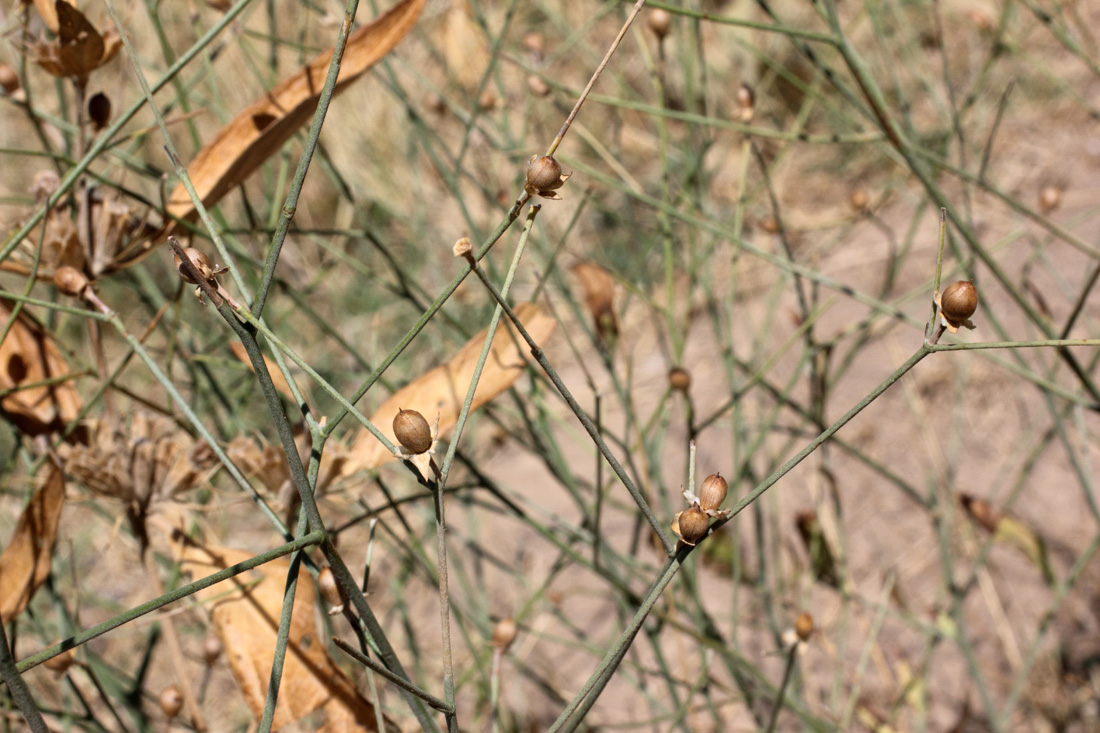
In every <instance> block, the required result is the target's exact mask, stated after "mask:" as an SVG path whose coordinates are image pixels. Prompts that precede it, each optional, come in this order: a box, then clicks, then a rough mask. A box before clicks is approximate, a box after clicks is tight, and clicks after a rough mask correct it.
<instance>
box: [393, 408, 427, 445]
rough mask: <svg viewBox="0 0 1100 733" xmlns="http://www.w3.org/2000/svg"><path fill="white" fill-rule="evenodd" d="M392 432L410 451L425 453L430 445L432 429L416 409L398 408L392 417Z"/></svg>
mask: <svg viewBox="0 0 1100 733" xmlns="http://www.w3.org/2000/svg"><path fill="white" fill-rule="evenodd" d="M393 434H394V435H395V436H397V440H398V442H399V443H401V445H403V446H405V449H406V450H408V451H409V452H410V453H415V454H420V453H426V452H427V451H428V450H429V449H431V447H432V429H431V427H429V425H428V421H427V420H425V419H424V416H423V415H421V414H420V413H419V412H417V411H416V410H404V409H402V410H399V411H398V413H397V415H396V417H394V418H393Z"/></svg>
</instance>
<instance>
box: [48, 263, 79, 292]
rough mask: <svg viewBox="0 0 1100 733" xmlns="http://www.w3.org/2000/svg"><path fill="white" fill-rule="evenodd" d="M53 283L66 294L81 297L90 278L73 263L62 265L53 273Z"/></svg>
mask: <svg viewBox="0 0 1100 733" xmlns="http://www.w3.org/2000/svg"><path fill="white" fill-rule="evenodd" d="M53 284H54V285H56V286H57V289H58V290H60V291H61V292H63V293H64V294H65V295H71V296H73V297H74V298H79V297H80V296H81V295H83V294H84V288H86V287H88V278H87V277H86V276H85V275H84V273H83V272H81V271H80V270H78V269H76V268H75V267H72V266H71V265H62V266H61V267H59V268H57V271H56V272H54V274H53Z"/></svg>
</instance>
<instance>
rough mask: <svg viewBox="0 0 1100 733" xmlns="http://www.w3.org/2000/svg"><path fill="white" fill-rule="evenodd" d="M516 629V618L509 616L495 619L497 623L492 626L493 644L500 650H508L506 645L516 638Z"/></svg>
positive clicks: (509, 644)
mask: <svg viewBox="0 0 1100 733" xmlns="http://www.w3.org/2000/svg"><path fill="white" fill-rule="evenodd" d="M517 630H518V627H517V626H516V620H515V619H514V618H512V617H511V616H509V617H507V618H502V619H501V620H500V621H497V625H496V626H494V627H493V646H495V647H496V648H497V649H499V650H500V651H501V652H506V651H508V647H510V646H512V642H513V641H515V640H516V631H517Z"/></svg>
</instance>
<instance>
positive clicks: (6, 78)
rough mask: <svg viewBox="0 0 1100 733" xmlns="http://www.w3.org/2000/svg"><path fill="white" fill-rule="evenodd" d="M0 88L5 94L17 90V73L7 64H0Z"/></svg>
mask: <svg viewBox="0 0 1100 733" xmlns="http://www.w3.org/2000/svg"><path fill="white" fill-rule="evenodd" d="M0 89H3V90H4V91H5V92H6V93H7V94H14V93H15V92H17V91H19V74H16V73H15V69H13V68H11V67H10V66H8V65H7V64H0Z"/></svg>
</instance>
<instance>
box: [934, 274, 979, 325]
mask: <svg viewBox="0 0 1100 733" xmlns="http://www.w3.org/2000/svg"><path fill="white" fill-rule="evenodd" d="M976 310H978V290H977V288H975V287H974V283H973V282H970V281H967V280H959V281H958V282H955V283H952V284H951V285H948V286H947V289H946V290H944V291H943V295H942V296H940V313H941V314H942V315H943V317H944V320H946V321H947V323H948V324H949V325H951V326H954V327H955V328H956V329H957V328H958V327H959V326H960V325H962V324H964V323H965V322H966V321H967V320H968V319H969V318H970V316H972V315H974V311H976Z"/></svg>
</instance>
